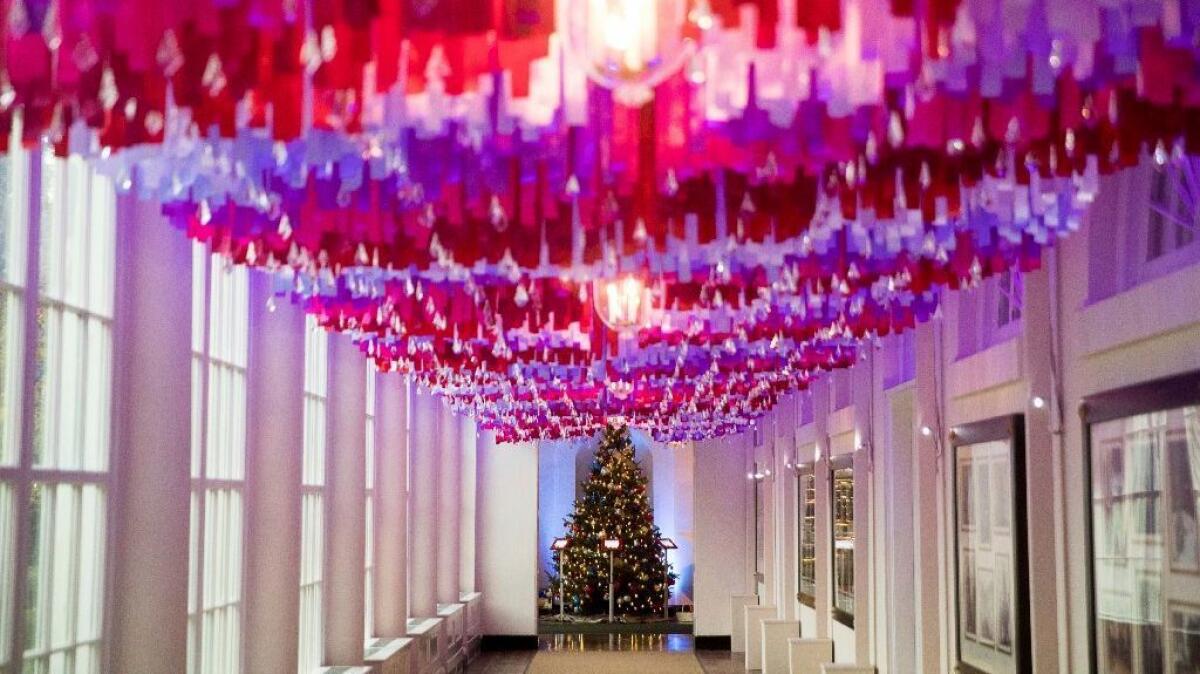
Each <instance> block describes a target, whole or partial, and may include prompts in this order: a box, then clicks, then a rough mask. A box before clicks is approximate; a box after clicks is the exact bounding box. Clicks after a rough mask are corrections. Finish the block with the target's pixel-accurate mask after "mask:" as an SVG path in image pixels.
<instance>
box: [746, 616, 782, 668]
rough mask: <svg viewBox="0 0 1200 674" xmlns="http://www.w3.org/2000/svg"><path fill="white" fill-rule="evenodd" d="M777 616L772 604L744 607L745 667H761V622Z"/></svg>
mask: <svg viewBox="0 0 1200 674" xmlns="http://www.w3.org/2000/svg"><path fill="white" fill-rule="evenodd" d="M778 617H779V613H778V612H777V611H776V609H775V607H774V606H747V607H746V617H745V621H746V626H745V630H746V669H751V670H756V669H762V666H763V665H762V624H763V621H764V620H774V619H775V618H778Z"/></svg>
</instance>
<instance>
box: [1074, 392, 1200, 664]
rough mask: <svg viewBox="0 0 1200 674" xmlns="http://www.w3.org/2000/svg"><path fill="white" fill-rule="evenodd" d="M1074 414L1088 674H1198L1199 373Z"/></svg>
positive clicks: (1109, 396) (1092, 402) (1089, 402)
mask: <svg viewBox="0 0 1200 674" xmlns="http://www.w3.org/2000/svg"><path fill="white" fill-rule="evenodd" d="M1081 413H1082V421H1083V431H1084V447H1085V450H1086V452H1085V464H1084V465H1085V468H1086V475H1085V477H1086V481H1087V485H1088V488H1087V491H1086V493H1087V499H1088V508H1087V514H1088V535H1089V538H1088V547H1089V555H1088V576H1089V580H1088V587H1089V597H1088V599H1089V603H1088V612H1089V615H1090V619H1089V626H1090V630H1089V640H1090V642H1091V648H1092V654H1093V658H1092V671H1093V672H1095V673H1097V674H1122V673H1124V672H1168V673H1182V672H1191V673H1196V674H1200V664H1198V663H1200V606H1198V605H1197V604H1196V598H1197V597H1200V541H1198V540H1197V538H1198V534H1197V524H1196V522H1197V513H1198V512H1200V373H1189V374H1184V375H1178V376H1174V377H1167V378H1164V379H1158V380H1154V381H1149V382H1146V383H1143V384H1137V385H1134V386H1129V387H1126V388H1122V389H1117V390H1113V391H1107V392H1104V393H1100V394H1097V395H1093V396H1089V397H1087V398H1085V399H1084V404H1083V406H1082V408H1081Z"/></svg>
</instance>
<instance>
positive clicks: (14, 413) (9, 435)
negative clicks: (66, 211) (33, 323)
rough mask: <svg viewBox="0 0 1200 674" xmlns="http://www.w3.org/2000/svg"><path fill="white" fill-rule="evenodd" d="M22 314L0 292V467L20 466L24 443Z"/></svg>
mask: <svg viewBox="0 0 1200 674" xmlns="http://www.w3.org/2000/svg"><path fill="white" fill-rule="evenodd" d="M0 210H3V209H0ZM22 310H23V303H22V302H21V298H20V296H19V295H17V294H16V293H15V292H12V291H9V290H5V289H3V288H0V466H14V465H16V464H17V447H18V445H19V443H20V441H21V438H20V434H21V423H20V421H21V413H22V410H21V377H22V371H21V365H22V358H21V337H22V330H23V326H24V323H25V322H24V320H22V315H21V312H22Z"/></svg>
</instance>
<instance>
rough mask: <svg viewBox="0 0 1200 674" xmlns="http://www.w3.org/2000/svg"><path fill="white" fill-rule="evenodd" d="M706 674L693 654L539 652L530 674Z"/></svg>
mask: <svg viewBox="0 0 1200 674" xmlns="http://www.w3.org/2000/svg"><path fill="white" fill-rule="evenodd" d="M560 672H572V673H573V674H593V673H594V674H625V673H628V674H644V673H645V672H654V673H655V674H704V669H703V668H702V667H701V666H700V662H699V661H698V660H696V656H695V655H694V654H692V653H662V652H653V653H629V652H583V653H579V652H574V653H571V652H561V651H560V652H549V651H539V652H538V654H537V656H536V657H534V658H533V663H531V664H530V665H529V669H528V670H526V673H527V674H558V673H560Z"/></svg>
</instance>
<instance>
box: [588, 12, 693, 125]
mask: <svg viewBox="0 0 1200 674" xmlns="http://www.w3.org/2000/svg"><path fill="white" fill-rule="evenodd" d="M569 5H570V6H569V9H568V10H567V12H568V14H567V16H566V45H567V48H568V49H569V50H570V51H571V52H572V54H573V55H574V56H575V58H576V59H577V60H578V61H579V62H580V63H581V65H583V67H584V69H585V70H586V72H587V74H588V77H590V78H591V79H592V81H594V82H596V83H597V84H599V85H601V86H603V87H606V88H608V89H612V91H613V95H614V96H615V97H616V99H617V100H618V101H620V102H622V103H624V104H626V105H631V106H638V105H643V104H645V103H646V102H648V101H649V100H650V99H651V98H653V96H654V87H656V86H658V85H659V84H661V83H662V82H663V81H664V80H666V79H667V78H668V77H670V76H672V75H674V74H675V73H677V72H679V70H680V69H682V68H683V66H684V64H685V63H687V62H688V60H689V59H690V58H691V57H692V56H693V55H694V54H695V53H696V50H697V42H696V39H695V37H694V35H696V34H697V33H698V32H703V31H705V30H708V29H709V28H711V27H712V26H713V14H712V11H711V9H710V8H709V4H708V1H707V0H582V1H579V2H571V3H569Z"/></svg>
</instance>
